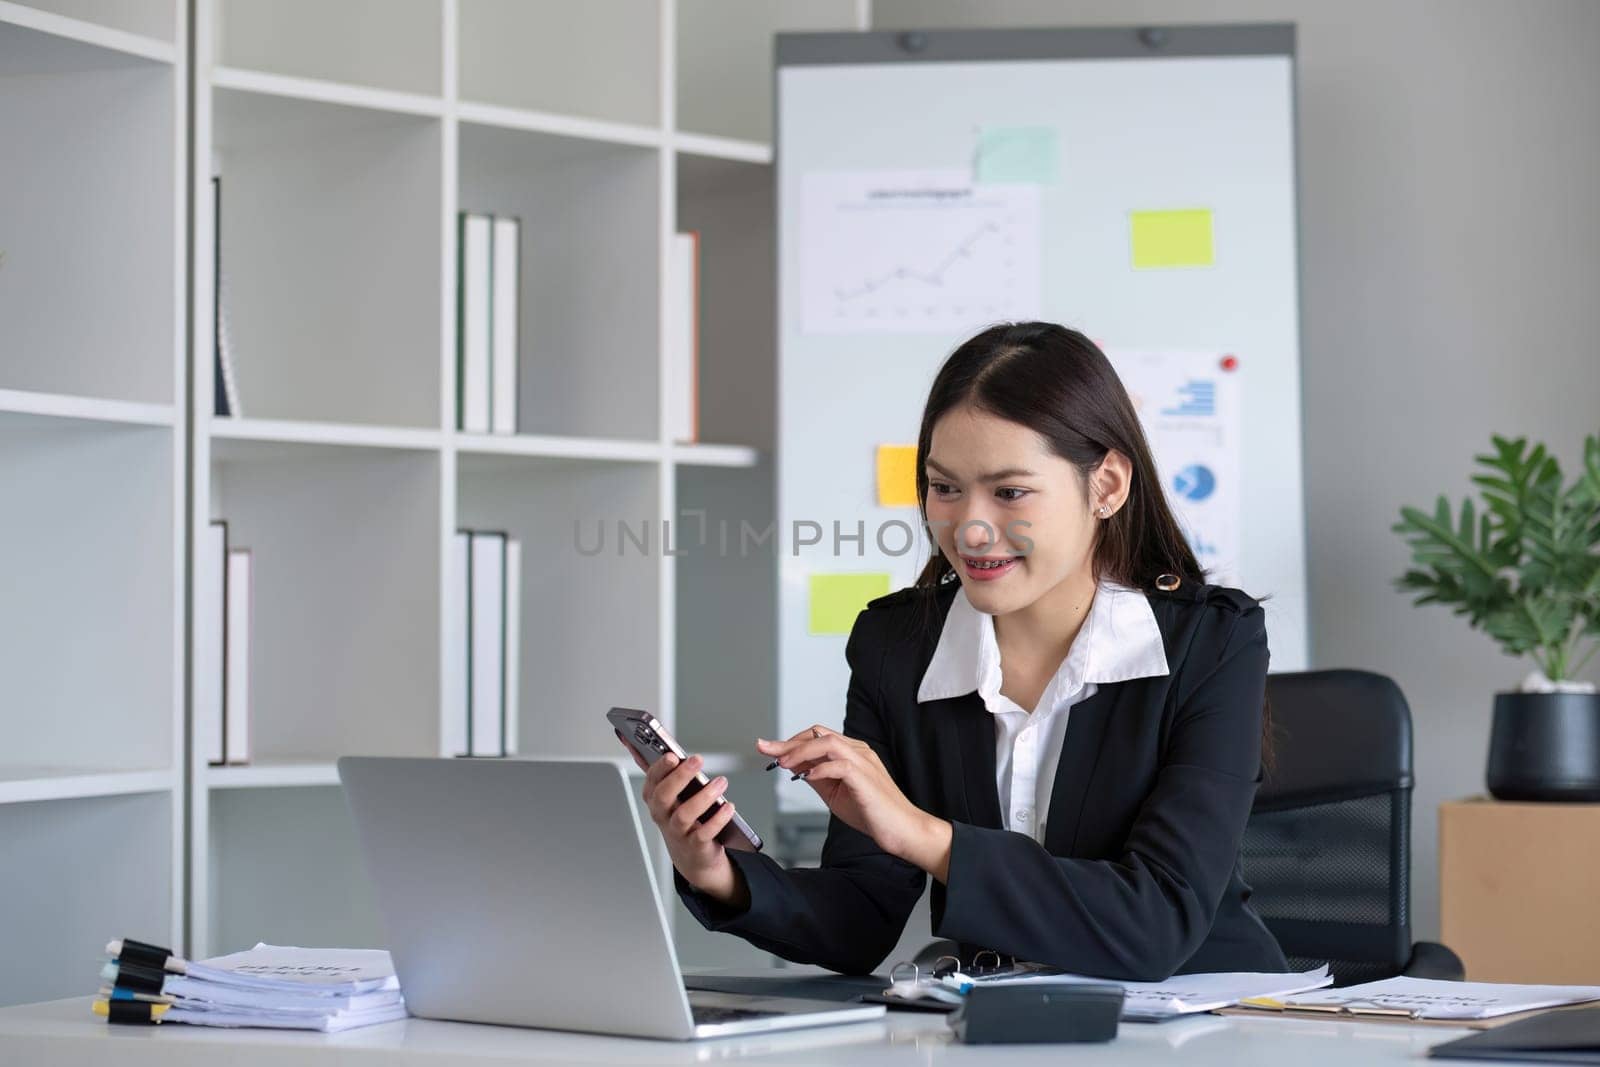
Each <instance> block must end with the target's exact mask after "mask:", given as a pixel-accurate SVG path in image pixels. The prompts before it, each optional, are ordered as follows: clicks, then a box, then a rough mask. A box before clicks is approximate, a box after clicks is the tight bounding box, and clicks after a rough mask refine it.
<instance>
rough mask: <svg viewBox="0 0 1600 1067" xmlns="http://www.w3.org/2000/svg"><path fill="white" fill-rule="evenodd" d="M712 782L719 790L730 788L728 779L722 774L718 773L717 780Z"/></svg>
mask: <svg viewBox="0 0 1600 1067" xmlns="http://www.w3.org/2000/svg"><path fill="white" fill-rule="evenodd" d="M711 784H712V785H714V786H716V787H717V791H718V792H721V791H722V790H724V789H726V788H728V780H727V779H726V778H724V777H723V776H722V775H720V774H719V775H717V780H716V781H715V782H712V783H711Z"/></svg>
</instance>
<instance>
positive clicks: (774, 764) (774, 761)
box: [767, 760, 778, 771]
mask: <svg viewBox="0 0 1600 1067" xmlns="http://www.w3.org/2000/svg"><path fill="white" fill-rule="evenodd" d="M777 765H778V761H777V760H773V761H772V762H771V763H769V764H767V770H769V771H770V770H772V768H774V767H776V766H777Z"/></svg>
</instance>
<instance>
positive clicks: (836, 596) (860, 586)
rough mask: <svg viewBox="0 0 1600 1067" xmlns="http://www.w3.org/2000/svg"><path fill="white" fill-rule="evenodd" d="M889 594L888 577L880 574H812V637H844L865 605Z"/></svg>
mask: <svg viewBox="0 0 1600 1067" xmlns="http://www.w3.org/2000/svg"><path fill="white" fill-rule="evenodd" d="M888 592H889V576H888V575H887V574H882V573H854V574H813V575H812V576H811V624H810V627H809V629H810V632H811V633H813V634H848V633H849V632H850V627H852V626H854V625H855V623H856V616H857V615H859V614H861V609H862V608H864V607H866V606H867V601H869V600H873V599H875V598H877V597H880V596H885V595H886V594H887V593H888Z"/></svg>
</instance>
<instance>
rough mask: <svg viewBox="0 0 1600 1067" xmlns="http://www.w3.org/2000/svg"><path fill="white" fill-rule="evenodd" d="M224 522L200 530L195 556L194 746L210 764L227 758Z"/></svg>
mask: <svg viewBox="0 0 1600 1067" xmlns="http://www.w3.org/2000/svg"><path fill="white" fill-rule="evenodd" d="M227 568H228V524H227V523H225V522H212V523H211V524H210V525H208V526H207V527H206V528H205V529H204V530H203V531H201V534H200V538H199V544H198V545H196V546H195V561H194V613H195V618H194V679H195V687H194V723H195V745H196V747H197V748H198V749H199V751H200V753H201V755H202V756H204V757H205V761H206V762H207V763H209V764H212V765H213V766H215V765H218V764H221V763H223V762H225V756H226V753H225V752H224V750H223V747H222V738H223V726H222V716H223V708H224V707H225V706H226V695H225V694H226V690H225V688H224V686H225V676H226V667H225V665H224V661H223V650H224V648H225V647H226V645H225V642H224V639H223V632H224V627H225V626H226V625H227V610H228V608H227V604H228V595H227V583H228V578H227Z"/></svg>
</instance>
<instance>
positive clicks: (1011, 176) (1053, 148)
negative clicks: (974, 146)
mask: <svg viewBox="0 0 1600 1067" xmlns="http://www.w3.org/2000/svg"><path fill="white" fill-rule="evenodd" d="M1060 160H1061V148H1060V145H1059V144H1058V143H1057V141H1056V131H1055V127H1053V126H990V127H986V128H985V129H984V130H983V131H982V132H981V133H979V135H978V154H977V159H976V161H975V165H974V167H973V175H972V179H973V181H975V182H978V183H979V184H984V183H998V182H1008V183H1011V184H1013V185H1015V184H1028V185H1049V184H1053V183H1054V182H1056V181H1057V180H1058V179H1059V177H1060V171H1061V164H1060Z"/></svg>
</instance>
